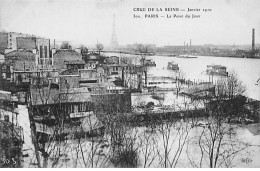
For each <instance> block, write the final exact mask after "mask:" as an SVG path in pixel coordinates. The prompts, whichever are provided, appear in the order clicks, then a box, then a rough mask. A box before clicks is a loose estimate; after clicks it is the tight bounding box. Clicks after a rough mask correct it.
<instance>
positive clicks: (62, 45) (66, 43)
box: [60, 42, 72, 50]
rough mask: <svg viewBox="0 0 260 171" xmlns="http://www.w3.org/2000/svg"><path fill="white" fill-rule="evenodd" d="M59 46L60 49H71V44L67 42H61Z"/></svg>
mask: <svg viewBox="0 0 260 171" xmlns="http://www.w3.org/2000/svg"><path fill="white" fill-rule="evenodd" d="M60 48H61V49H69V50H71V49H72V46H71V44H69V42H62V44H61V47H60Z"/></svg>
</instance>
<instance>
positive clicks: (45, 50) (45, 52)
mask: <svg viewBox="0 0 260 171" xmlns="http://www.w3.org/2000/svg"><path fill="white" fill-rule="evenodd" d="M47 52H48V50H47V46H44V57H45V58H47Z"/></svg>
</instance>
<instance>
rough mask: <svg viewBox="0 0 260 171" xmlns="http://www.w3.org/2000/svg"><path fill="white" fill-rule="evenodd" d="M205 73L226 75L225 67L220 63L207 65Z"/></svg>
mask: <svg viewBox="0 0 260 171" xmlns="http://www.w3.org/2000/svg"><path fill="white" fill-rule="evenodd" d="M206 73H207V74H208V75H212V76H228V72H227V68H226V67H225V66H222V65H207V70H206Z"/></svg>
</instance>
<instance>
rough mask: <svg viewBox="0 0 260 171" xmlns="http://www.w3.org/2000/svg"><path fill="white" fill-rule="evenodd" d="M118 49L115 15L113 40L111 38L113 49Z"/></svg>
mask: <svg viewBox="0 0 260 171" xmlns="http://www.w3.org/2000/svg"><path fill="white" fill-rule="evenodd" d="M117 47H118V42H117V38H116V27H115V14H114V15H113V29H112V38H111V48H112V49H115V48H117Z"/></svg>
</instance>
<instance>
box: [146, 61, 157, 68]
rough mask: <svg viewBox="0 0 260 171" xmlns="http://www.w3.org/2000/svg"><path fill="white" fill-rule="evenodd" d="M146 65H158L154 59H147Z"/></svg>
mask: <svg viewBox="0 0 260 171" xmlns="http://www.w3.org/2000/svg"><path fill="white" fill-rule="evenodd" d="M144 62H145V63H144V65H145V66H148V67H156V63H155V62H154V61H153V60H152V59H146V60H145V61H144Z"/></svg>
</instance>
